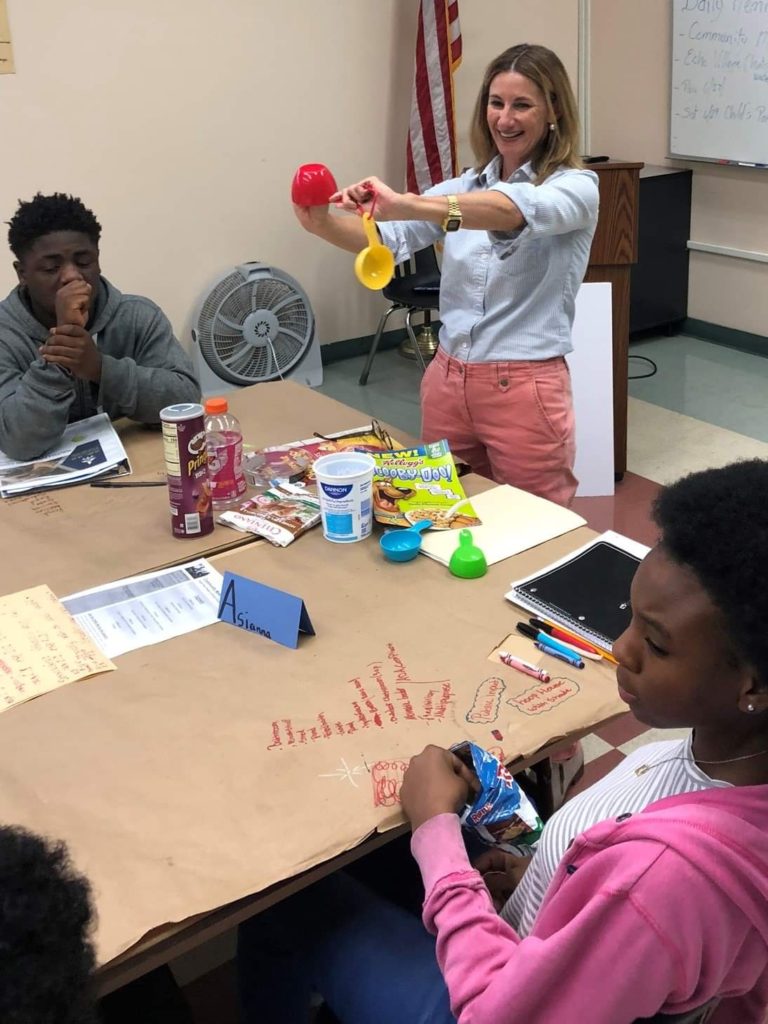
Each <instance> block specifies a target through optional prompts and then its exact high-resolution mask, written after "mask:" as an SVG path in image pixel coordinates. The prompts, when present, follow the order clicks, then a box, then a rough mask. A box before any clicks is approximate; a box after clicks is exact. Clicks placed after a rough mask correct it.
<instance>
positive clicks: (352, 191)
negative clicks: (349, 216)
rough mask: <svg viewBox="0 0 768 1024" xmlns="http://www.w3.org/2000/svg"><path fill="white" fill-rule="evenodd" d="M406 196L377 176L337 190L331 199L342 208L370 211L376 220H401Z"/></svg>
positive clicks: (353, 210) (360, 211) (363, 211)
mask: <svg viewBox="0 0 768 1024" xmlns="http://www.w3.org/2000/svg"><path fill="white" fill-rule="evenodd" d="M403 199H404V196H403V195H402V194H401V193H400V192H395V191H394V190H393V189H391V188H390V187H389V185H385V183H384V182H383V181H382V180H381V179H380V178H376V177H370V178H364V179H363V180H362V181H358V182H356V183H355V184H354V185H347V187H346V188H342V189H340V190H339V191H338V192H335V193H334V194H333V195H332V196H331V199H330V201H331V202H332V203H335V204H336V206H338V207H339V208H340V209H342V210H350V211H352V212H355V211H356V212H357V213H360V214H363V213H370V214H371V215H372V216H373V217H375V219H376V220H399V219H400V216H401V214H402V212H403V211H402V209H401V204H402V201H403Z"/></svg>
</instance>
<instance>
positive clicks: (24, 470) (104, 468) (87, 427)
mask: <svg viewBox="0 0 768 1024" xmlns="http://www.w3.org/2000/svg"><path fill="white" fill-rule="evenodd" d="M130 472H131V465H130V463H129V461H128V456H127V455H126V453H125V448H123V445H122V442H121V440H120V438H119V437H118V436H117V432H116V431H115V428H114V427H113V426H112V424H111V422H110V419H109V416H107V414H106V413H99V414H98V415H96V416H90V417H89V418H88V419H85V420H78V421H77V422H76V423H69V424H67V427H66V429H65V430H64V433H63V435H62V437H61V440H60V441H59V442H58V444H56V445H55V446H54V447H53V448H51V449H50V450H49V451H47V452H45V454H44V455H41V456H40V457H39V458H37V459H32V460H31V461H30V462H18V461H17V460H15V459H11V458H9V457H8V456H7V455H6V454H5V453H4V452H1V451H0V497H3V498H11V497H13V496H15V495H17V494H30V493H32V492H33V491H46V490H49V489H50V488H52V487H67V486H70V485H71V484H76V483H80V482H81V481H83V480H90V479H92V478H93V477H97V476H111V475H116V476H122V475H124V474H126V473H130Z"/></svg>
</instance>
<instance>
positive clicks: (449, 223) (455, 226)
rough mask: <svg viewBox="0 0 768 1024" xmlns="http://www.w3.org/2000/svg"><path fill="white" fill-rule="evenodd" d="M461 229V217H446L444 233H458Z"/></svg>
mask: <svg viewBox="0 0 768 1024" xmlns="http://www.w3.org/2000/svg"><path fill="white" fill-rule="evenodd" d="M460 227H461V217H448V219H447V220H446V222H445V230H446V231H458V230H459V228H460Z"/></svg>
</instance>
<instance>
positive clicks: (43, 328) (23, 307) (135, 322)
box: [0, 192, 200, 460]
mask: <svg viewBox="0 0 768 1024" xmlns="http://www.w3.org/2000/svg"><path fill="white" fill-rule="evenodd" d="M8 224H9V228H10V230H9V232H8V242H9V244H10V247H11V250H12V251H13V254H14V256H15V257H16V259H15V261H14V264H13V266H14V269H15V270H16V274H17V276H18V278H19V284H18V286H17V287H16V288H14V290H13V291H12V292H11V293H10V295H9V296H8V297H7V298H6V299H5V300H4V301H3V302H0V450H2V451H4V452H5V453H6V455H9V456H10V457H11V458H14V459H23V460H28V459H34V458H37V457H38V456H39V455H42V454H43V452H45V451H46V450H47V449H48V448H50V447H51V446H52V445H55V444H56V442H57V441H58V440H59V439H60V437H61V435H62V433H63V431H64V428H65V427H66V425H67V423H69V422H72V421H73V420H80V419H85V418H86V417H87V416H93V415H94V414H95V413H96V412H97V411H99V410H102V409H103V411H104V412H106V413H108V414H109V416H110V417H112V418H113V419H115V418H116V417H118V416H129V417H130V418H131V419H134V420H138V421H139V422H142V423H157V422H158V420H159V413H160V410H161V409H162V408H163V406H166V405H171V404H173V403H176V402H196V401H198V400H199V398H200V387H199V385H198V383H197V379H196V377H195V373H194V370H193V368H192V363H191V361H190V359H189V356H187V354H186V353H185V352H184V350H183V349H182V347H181V345H180V344H179V342H178V341H177V340H176V338H175V337H174V335H173V329H172V327H171V325H170V323H169V321H168V319H167V317H166V316H165V315H164V314H163V312H162V310H160V309H159V308H158V307H157V306H156V305H155V304H154V303H153V302H151V301H150V300H149V299H145V298H142V297H141V296H139V295H122V294H121V293H120V292H119V291H118V290H117V289H116V288H115V287H114V285H112V284H110V283H109V282H108V281H107V280H106V279H105V278H103V277H102V276H101V270H100V267H99V238H100V236H101V225H100V224H99V222H98V221H97V220H96V217H95V216H94V215H93V213H92V212H91V211H90V210H88V209H86V207H85V206H84V205H83V203H82V202H81V201H80V200H79V199H76V198H74V197H73V196H69V195H65V194H64V193H61V192H56V193H54V194H53V195H50V196H44V195H41V194H40V193H38V194H37V195H36V196H35V197H34V199H32V200H31V201H30V202H20V203H19V208H18V210H17V211H16V213H15V214H14V216H13V217H12V218H11V220H10V221H9V222H8Z"/></svg>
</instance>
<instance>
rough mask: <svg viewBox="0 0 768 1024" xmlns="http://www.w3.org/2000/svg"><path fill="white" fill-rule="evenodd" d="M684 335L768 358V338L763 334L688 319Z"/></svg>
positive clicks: (685, 321)
mask: <svg viewBox="0 0 768 1024" xmlns="http://www.w3.org/2000/svg"><path fill="white" fill-rule="evenodd" d="M681 333H682V334H688V335H690V336H691V337H693V338H701V339H702V341H714V342H716V343H717V344H718V345H725V346H726V348H736V349H738V350H739V351H740V352H750V353H751V354H752V355H756V356H766V357H768V338H767V337H765V335H763V334H750V332H749V331H737V330H735V329H734V328H733V327H722V326H721V325H720V324H711V323H708V322H707V321H706V320H696V319H695V318H693V317H690V316H689V317H686V319H685V320H684V321H683V324H682V327H681Z"/></svg>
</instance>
